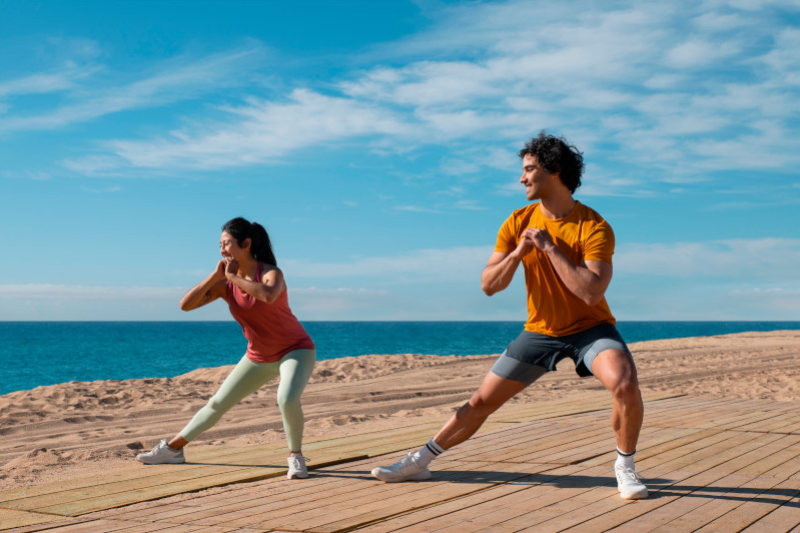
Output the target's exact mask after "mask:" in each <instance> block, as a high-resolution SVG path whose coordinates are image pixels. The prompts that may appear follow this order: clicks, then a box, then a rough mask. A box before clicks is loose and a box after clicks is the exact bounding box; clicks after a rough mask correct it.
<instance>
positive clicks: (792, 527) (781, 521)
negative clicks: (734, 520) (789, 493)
mask: <svg viewBox="0 0 800 533" xmlns="http://www.w3.org/2000/svg"><path fill="white" fill-rule="evenodd" d="M798 507H800V498H797V497H795V498H792V499H791V500H789V501H787V502H786V503H785V504H783V505H781V506H780V507H778V508H777V509H775V510H773V511H772V512H771V513H769V514H768V515H766V516H764V517H762V518H761V519H760V520H757V521H756V522H754V523H752V524H751V525H750V526H749V527H747V528H745V529H744V530H742V532H741V533H786V532H788V531H797V530H800V512H798Z"/></svg>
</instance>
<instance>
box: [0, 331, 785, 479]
mask: <svg viewBox="0 0 800 533" xmlns="http://www.w3.org/2000/svg"><path fill="white" fill-rule="evenodd" d="M630 347H631V350H632V351H633V353H634V357H635V359H636V363H637V367H638V370H639V375H640V382H641V386H642V389H643V391H652V392H672V393H677V394H689V395H695V396H713V397H727V398H731V397H736V398H747V399H771V400H777V401H793V400H794V401H797V400H800V331H776V332H768V333H740V334H734V335H724V336H714V337H695V338H684V339H671V340H660V341H649V342H640V343H635V344H631V346H630ZM496 357H497V356H496V355H474V356H468V357H456V356H449V357H441V356H428V355H418V354H404V355H368V356H361V357H348V358H343V359H335V360H329V361H322V362H319V363H318V364H317V367H316V370H315V372H314V375H313V377H312V379H311V382H310V384H309V386H308V388H307V389H306V393H305V395H304V400H303V403H304V409H305V413H306V420H307V422H306V436H307V437H311V438H313V437H320V436H326V437H331V438H332V437H336V436H339V435H342V436H343V435H347V434H348V433H349V432H352V430H353V427H354V426H355V425H357V426H358V427H359V429H365V428H369V429H371V430H386V431H391V429H392V427H394V426H398V425H401V424H403V423H407V422H408V421H409V420H410V419H415V420H422V419H423V418H422V417H427V418H431V419H433V418H436V419H444V418H446V417H447V416H448V414H449V413H451V412H452V411H453V410H454V409H456V408H457V407H458V406H459V405H461V404H462V403H463V402H464V401H466V400H467V399H468V398H469V396H470V394H471V393H472V391H474V390H475V388H476V387H477V386H478V385H479V384H480V381H481V379H482V378H483V376H484V375H485V374H486V372H487V371H488V369H489V368H490V367H491V365H492V363H493V361H494V359H495V358H496ZM231 368H232V367H230V366H227V367H219V368H206V369H199V370H195V371H193V372H190V373H188V374H184V375H182V376H178V377H176V378H172V379H166V378H152V379H138V380H127V381H95V382H71V383H63V384H60V385H54V386H47V387H37V388H36V389H33V390H30V391H19V392H14V393H10V394H6V395H3V396H0V435H2V444H1V445H0V465H2V466H0V480H2V486H3V488H4V489H11V488H15V487H23V486H31V485H36V484H39V483H50V482H55V481H60V480H65V479H70V478H74V477H85V476H87V475H91V474H92V473H93V472H101V471H108V470H110V469H120V468H124V469H127V468H138V467H143V466H142V465H139V464H138V463H136V462H135V461H134V459H133V457H134V455H135V454H136V453H138V452H140V451H142V450H146V449H149V448H150V447H152V446H153V445H154V444H155V443H156V442H157V441H158V439H160V438H165V437H170V436H172V435H174V434H175V433H176V432H177V431H179V430H180V429H181V428H182V427H183V426H184V425H185V423H186V422H187V421H188V420H189V418H190V417H191V416H192V415H193V414H194V413H195V412H196V411H197V410H198V409H199V408H200V407H202V406H203V405H204V403H205V401H206V400H207V399H208V398H209V397H210V396H211V395H212V394H213V393H214V392H215V390H216V389H217V387H218V386H219V384H220V383H221V382H222V380H223V379H224V377H225V376H226V375H227V373H228V372H229V371H230V369H231ZM558 370H559V371H558V372H553V373H550V374H548V375H546V376H545V377H543V378H542V379H541V380H540V381H539V382H538V383H537V384H535V385H534V386H533V387H531V388H529V389H528V390H526V391H525V392H523V393H522V394H520V395H519V396H518V397H516V398H514V400H512V401H513V402H515V403H532V402H536V401H540V400H549V399H557V398H564V397H567V396H569V395H570V393H571V392H572V391H575V390H596V389H601V388H602V386H601V385H600V383H599V382H598V381H597V380H594V379H580V378H578V377H577V376H576V374H575V372H574V369H573V364H572V362H571V361H570V360H565V361H563V362H562V363H561V364H560V365H559V368H558ZM277 384H278V383H277V381H276V382H274V383H271V384H269V385H267V386H265V387H263V388H262V389H261V390H259V391H258V392H257V393H256V394H255V395H253V396H251V397H249V398H248V399H247V400H245V401H244V402H242V403H241V404H240V405H238V406H237V407H235V408H234V409H233V410H231V411H230V412H229V413H228V414H227V415H226V417H225V418H223V420H222V421H221V422H220V423H219V424H218V425H217V426H216V427H214V428H213V429H212V430H210V431H209V432H207V433H206V434H204V435H202V436H200V437H199V438H198V439H197V441H195V442H194V443H192V445H191V446H190V447H189V448H187V456H189V457H191V453H192V449H197V448H198V447H200V446H232V447H235V446H246V445H250V444H255V443H268V442H281V441H283V438H284V436H283V430H282V424H281V418H280V413H279V412H278V409H277V406H276V403H275V392H276V388H277ZM646 424H647V418H646V415H645V425H646Z"/></svg>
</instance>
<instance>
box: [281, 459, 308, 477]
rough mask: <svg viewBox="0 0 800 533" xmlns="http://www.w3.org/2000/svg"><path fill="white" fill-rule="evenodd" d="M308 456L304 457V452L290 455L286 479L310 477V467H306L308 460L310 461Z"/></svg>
mask: <svg viewBox="0 0 800 533" xmlns="http://www.w3.org/2000/svg"><path fill="white" fill-rule="evenodd" d="M310 460H311V459H309V458H308V457H303V454H300V453H293V454H292V455H290V456H289V471H288V472H287V473H286V479H305V478H307V477H308V468H306V461H310Z"/></svg>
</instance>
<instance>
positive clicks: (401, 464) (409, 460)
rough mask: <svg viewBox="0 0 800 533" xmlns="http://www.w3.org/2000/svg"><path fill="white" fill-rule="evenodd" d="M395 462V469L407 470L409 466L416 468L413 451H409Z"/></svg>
mask: <svg viewBox="0 0 800 533" xmlns="http://www.w3.org/2000/svg"><path fill="white" fill-rule="evenodd" d="M395 464H396V465H397V469H398V470H400V471H403V470H407V469H409V468H417V464H416V463H415V462H414V454H413V453H409V454H408V455H406V456H405V457H403V458H402V459H400V460H399V461H397V463H395Z"/></svg>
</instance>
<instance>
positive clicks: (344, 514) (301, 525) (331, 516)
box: [258, 465, 544, 533]
mask: <svg viewBox="0 0 800 533" xmlns="http://www.w3.org/2000/svg"><path fill="white" fill-rule="evenodd" d="M513 466H518V465H513ZM538 466H539V467H541V468H544V467H543V466H541V465H538ZM487 468H493V469H494V470H495V471H494V472H493V476H492V482H489V483H487V482H484V481H481V480H480V479H479V480H475V472H474V471H472V472H470V471H467V472H460V473H459V475H458V477H455V478H454V479H451V480H450V481H449V482H447V483H438V482H433V483H425V485H429V486H430V488H421V486H420V485H419V484H411V483H407V484H404V485H406V487H405V489H406V490H405V491H404V492H403V493H401V494H398V496H396V497H395V498H394V499H391V500H384V499H382V500H380V501H374V500H373V501H372V502H370V503H366V502H359V503H358V504H357V505H353V502H349V503H348V504H347V505H346V506H344V507H342V506H340V507H335V508H329V509H320V510H316V511H313V512H311V513H304V514H303V515H300V516H294V515H292V516H291V517H288V518H290V520H289V521H287V522H285V525H281V523H280V522H278V523H277V524H276V523H274V522H273V521H272V520H268V521H266V522H262V523H260V524H258V525H259V526H262V527H275V528H284V529H289V528H292V529H294V528H296V529H300V530H313V531H315V532H322V533H326V532H333V531H338V530H340V529H351V528H355V527H358V526H360V525H363V524H366V523H370V522H372V521H375V520H379V519H383V518H386V517H388V516H393V515H395V514H397V512H398V507H399V509H403V510H410V509H414V508H419V507H427V506H429V505H431V504H432V503H434V502H441V501H446V500H450V499H453V498H458V497H463V496H464V495H467V494H470V493H474V492H483V491H486V490H489V489H491V488H492V487H493V486H495V485H496V484H497V483H498V482H499V483H502V482H504V481H510V480H513V479H521V478H525V477H526V476H527V474H524V473H521V472H515V471H511V472H508V471H506V472H502V471H501V469H499V468H496V465H489V466H488V467H487ZM501 473H502V474H504V475H499V474H501Z"/></svg>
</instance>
